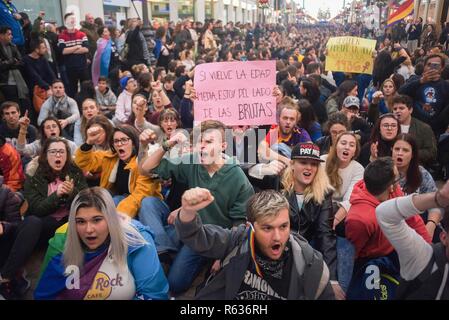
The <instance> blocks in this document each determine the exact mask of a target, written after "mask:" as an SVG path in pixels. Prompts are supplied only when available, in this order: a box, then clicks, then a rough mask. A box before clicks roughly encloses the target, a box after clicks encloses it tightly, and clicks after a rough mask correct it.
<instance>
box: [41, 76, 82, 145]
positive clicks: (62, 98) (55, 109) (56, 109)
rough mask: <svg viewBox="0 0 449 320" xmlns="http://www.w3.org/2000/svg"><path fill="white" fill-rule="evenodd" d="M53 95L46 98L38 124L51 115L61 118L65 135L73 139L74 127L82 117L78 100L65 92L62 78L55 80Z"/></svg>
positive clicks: (52, 89)
mask: <svg viewBox="0 0 449 320" xmlns="http://www.w3.org/2000/svg"><path fill="white" fill-rule="evenodd" d="M51 91H52V94H53V95H52V96H51V97H49V98H48V99H47V100H45V102H44V104H43V105H42V108H41V110H40V112H39V117H38V119H37V124H38V125H39V126H40V125H41V123H42V121H44V119H46V118H47V117H49V116H54V117H56V118H57V119H58V120H59V124H60V125H61V128H62V129H63V133H64V136H65V137H66V138H68V139H70V140H73V127H74V124H75V122H76V120H78V119H79V118H80V112H79V110H78V105H77V104H76V101H75V100H73V99H72V98H70V97H69V96H67V95H66V94H65V88H64V84H63V83H62V81H61V80H55V81H54V82H53V84H52V85H51Z"/></svg>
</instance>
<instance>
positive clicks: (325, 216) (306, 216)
mask: <svg viewBox="0 0 449 320" xmlns="http://www.w3.org/2000/svg"><path fill="white" fill-rule="evenodd" d="M286 196H287V199H288V202H289V204H290V225H291V230H292V231H293V232H298V233H299V234H300V235H302V236H303V237H304V238H306V239H307V241H309V242H311V244H312V246H313V247H314V248H315V249H316V250H318V251H319V252H321V254H322V255H323V260H324V261H325V262H326V264H327V266H328V267H329V271H330V279H331V280H337V236H336V234H335V231H334V230H333V229H332V225H333V221H334V215H335V213H334V208H333V205H332V193H328V194H327V195H326V196H325V199H324V201H323V203H322V204H321V205H319V204H317V203H316V202H314V201H310V202H307V203H306V202H305V203H304V204H303V206H302V208H301V210H300V209H299V208H298V201H297V200H296V194H295V193H294V192H293V193H289V194H287V195H286Z"/></svg>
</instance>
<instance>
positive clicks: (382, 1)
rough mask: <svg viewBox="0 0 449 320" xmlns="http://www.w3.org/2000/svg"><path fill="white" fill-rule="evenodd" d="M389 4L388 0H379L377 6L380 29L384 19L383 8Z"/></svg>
mask: <svg viewBox="0 0 449 320" xmlns="http://www.w3.org/2000/svg"><path fill="white" fill-rule="evenodd" d="M386 5H387V0H377V1H376V6H377V7H378V8H379V29H380V25H381V21H382V8H383V7H385V6H386Z"/></svg>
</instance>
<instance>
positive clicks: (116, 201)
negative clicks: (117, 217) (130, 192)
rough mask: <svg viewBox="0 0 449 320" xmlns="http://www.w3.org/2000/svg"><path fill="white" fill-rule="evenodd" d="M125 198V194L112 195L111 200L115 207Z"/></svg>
mask: <svg viewBox="0 0 449 320" xmlns="http://www.w3.org/2000/svg"><path fill="white" fill-rule="evenodd" d="M125 198H126V197H125V196H113V197H112V200H114V204H115V207H116V208H117V206H118V204H119V203H120V202H122V200H123V199H125Z"/></svg>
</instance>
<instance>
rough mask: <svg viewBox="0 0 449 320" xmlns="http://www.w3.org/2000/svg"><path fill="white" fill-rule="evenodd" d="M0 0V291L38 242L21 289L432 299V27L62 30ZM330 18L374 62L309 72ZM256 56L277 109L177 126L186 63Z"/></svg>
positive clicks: (15, 285) (435, 42)
mask: <svg viewBox="0 0 449 320" xmlns="http://www.w3.org/2000/svg"><path fill="white" fill-rule="evenodd" d="M1 6H5V10H4V11H2V13H0V16H1V17H0V69H1V75H0V100H1V101H2V103H1V105H0V114H1V116H2V122H1V124H0V155H1V156H0V170H1V188H0V298H4V299H7V300H9V299H12V300H15V299H23V298H24V296H25V293H26V292H27V290H29V288H30V281H29V280H28V279H27V278H26V274H25V272H24V271H25V266H26V263H27V261H28V259H29V257H30V256H32V254H33V252H36V251H38V250H41V251H45V252H46V255H45V259H44V261H43V262H42V265H41V273H40V279H39V281H38V283H37V284H36V286H35V290H34V297H35V298H36V299H170V298H182V297H183V294H184V293H185V292H186V291H188V290H189V289H191V288H192V286H194V284H195V283H196V282H195V281H196V280H198V279H204V281H201V284H200V285H199V286H198V288H196V289H197V290H196V294H195V297H196V298H197V299H240V300H289V299H338V300H343V299H393V298H400V299H408V298H411V299H448V298H449V290H448V289H447V288H448V283H447V271H448V267H447V266H448V263H449V249H448V248H449V240H448V239H449V211H448V210H447V208H448V207H449V183H446V184H445V185H444V186H443V187H442V188H441V189H440V190H438V188H437V184H436V182H438V181H441V180H443V181H444V180H447V176H448V174H449V127H448V125H449V104H448V102H449V96H448V94H449V82H448V81H449V65H447V63H448V61H449V60H448V59H449V58H448V56H446V51H445V50H446V49H447V42H448V41H449V40H448V35H449V31H448V28H447V26H445V28H444V29H443V30H442V32H441V36H440V37H439V38H438V37H437V34H436V33H435V26H434V25H433V24H427V25H424V26H423V25H422V19H420V18H418V19H416V20H408V21H407V23H402V24H398V25H396V26H394V27H393V28H388V29H387V30H386V31H385V32H382V33H374V32H369V30H367V29H366V28H364V27H363V26H362V25H360V24H354V25H349V24H348V25H345V26H343V25H339V24H329V25H317V26H316V25H304V24H291V25H287V26H283V25H280V24H259V23H257V24H254V25H252V24H249V23H233V22H228V23H226V24H223V22H222V21H219V20H208V21H205V22H204V23H203V22H193V21H191V20H184V21H180V22H177V23H165V24H161V23H159V22H158V21H156V20H155V21H154V22H153V23H152V24H151V25H150V26H143V23H142V21H141V20H140V19H137V18H133V19H128V20H126V21H122V22H121V23H120V26H117V27H108V26H106V25H104V23H103V21H102V19H101V18H96V19H95V18H94V17H93V16H92V15H91V14H86V15H85V21H82V22H81V29H78V28H77V27H76V26H77V25H78V21H77V18H76V16H75V15H74V14H73V13H67V14H65V16H64V26H56V25H54V24H53V23H48V22H46V21H45V13H44V12H41V13H40V14H39V16H38V18H37V19H36V20H35V21H34V22H31V21H30V20H29V18H28V16H27V15H26V14H25V13H19V12H18V11H17V9H16V8H15V7H14V5H13V3H11V2H10V1H4V2H3V3H2V4H0V7H1ZM346 35H354V36H364V37H373V38H376V40H377V45H376V50H375V52H373V60H374V70H373V73H372V75H367V74H354V73H352V74H351V73H343V72H331V71H326V43H327V41H328V39H329V38H331V37H337V36H346ZM256 60H275V61H276V84H273V86H274V88H273V90H272V95H273V96H274V97H275V99H276V104H277V106H276V110H277V112H276V115H277V117H276V119H277V120H276V123H273V124H267V125H266V126H249V125H247V126H231V127H229V126H225V125H224V124H223V123H221V122H220V121H217V119H210V120H206V121H203V122H201V123H199V124H197V125H194V116H193V114H194V112H193V111H194V102H195V100H196V99H197V96H196V90H195V86H194V75H195V66H197V65H199V64H204V63H212V62H233V61H234V62H236V61H241V62H244V61H256ZM211 107H213V106H211ZM250 136H251V137H254V139H251V138H250ZM403 220H405V221H403ZM412 229H413V230H412ZM76 270H81V271H80V273H79V276H78V281H79V283H80V285H76V284H74V285H73V286H70V285H68V283H72V282H71V281H72V280H71V279H72V278H71V277H73V275H74V274H76V272H77V271H76ZM373 270H374V271H373ZM376 270H377V273H376ZM373 277H374V278H375V280H373V281H371V280H372V279H374V278H373ZM370 281H371V282H372V285H369V284H370V283H371V282H370ZM379 284H381V285H380V286H379Z"/></svg>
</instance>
